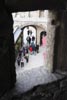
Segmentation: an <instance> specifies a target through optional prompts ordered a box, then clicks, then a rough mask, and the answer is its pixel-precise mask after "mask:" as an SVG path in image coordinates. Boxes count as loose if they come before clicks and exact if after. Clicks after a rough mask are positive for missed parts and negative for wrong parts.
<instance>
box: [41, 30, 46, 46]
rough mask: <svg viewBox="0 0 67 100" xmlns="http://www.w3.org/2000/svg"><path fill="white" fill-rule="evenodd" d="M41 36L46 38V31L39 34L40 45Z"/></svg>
mask: <svg viewBox="0 0 67 100" xmlns="http://www.w3.org/2000/svg"><path fill="white" fill-rule="evenodd" d="M43 36H46V31H42V32H41V33H40V45H42V37H43Z"/></svg>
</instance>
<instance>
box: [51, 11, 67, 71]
mask: <svg viewBox="0 0 67 100" xmlns="http://www.w3.org/2000/svg"><path fill="white" fill-rule="evenodd" d="M59 15H60V17H59V18H60V19H59V21H60V25H59V26H58V27H56V30H55V45H54V64H53V66H54V71H55V70H61V71H67V12H66V11H60V12H59Z"/></svg>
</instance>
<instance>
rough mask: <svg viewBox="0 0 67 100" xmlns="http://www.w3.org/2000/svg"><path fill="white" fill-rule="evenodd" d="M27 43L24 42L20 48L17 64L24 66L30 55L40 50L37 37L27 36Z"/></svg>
mask: <svg viewBox="0 0 67 100" xmlns="http://www.w3.org/2000/svg"><path fill="white" fill-rule="evenodd" d="M26 41H27V44H23V46H22V48H21V49H20V50H19V54H18V57H17V64H18V66H20V65H21V67H23V66H24V63H25V62H26V63H28V62H29V55H33V54H36V53H38V52H39V45H37V44H36V43H35V37H34V36H32V35H31V37H30V36H29V33H28V36H27V38H26Z"/></svg>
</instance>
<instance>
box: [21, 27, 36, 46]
mask: <svg viewBox="0 0 67 100" xmlns="http://www.w3.org/2000/svg"><path fill="white" fill-rule="evenodd" d="M36 34H37V33H36V29H35V28H34V27H33V26H26V27H24V29H23V44H27V37H28V36H29V37H30V38H31V41H30V42H32V37H34V38H35V40H34V43H35V44H36V36H37V35H36Z"/></svg>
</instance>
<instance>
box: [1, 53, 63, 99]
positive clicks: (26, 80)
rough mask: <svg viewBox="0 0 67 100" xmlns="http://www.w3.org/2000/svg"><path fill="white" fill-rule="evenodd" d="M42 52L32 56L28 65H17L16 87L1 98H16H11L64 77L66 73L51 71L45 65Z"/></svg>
mask: <svg viewBox="0 0 67 100" xmlns="http://www.w3.org/2000/svg"><path fill="white" fill-rule="evenodd" d="M42 53H43V52H42ZM42 53H40V54H37V56H35V55H33V56H30V63H29V64H26V66H24V67H22V68H21V67H20V66H17V70H16V75H17V76H16V78H17V81H16V84H15V87H14V88H13V89H12V90H10V91H8V92H7V93H5V95H4V96H3V97H2V98H1V99H0V100H15V99H11V98H12V97H13V96H15V95H16V96H18V95H20V94H23V93H26V92H28V91H30V90H31V89H33V88H34V87H36V86H38V85H45V84H48V83H53V82H55V81H57V80H60V79H62V78H64V76H65V75H63V74H60V73H59V74H58V73H50V72H49V71H48V69H47V67H44V66H43V60H42V57H43V56H42ZM32 57H33V58H34V59H35V61H34V62H33V61H32ZM37 58H38V59H37ZM35 65H36V66H35ZM16 100H20V99H16ZM26 100H27V99H26Z"/></svg>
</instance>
